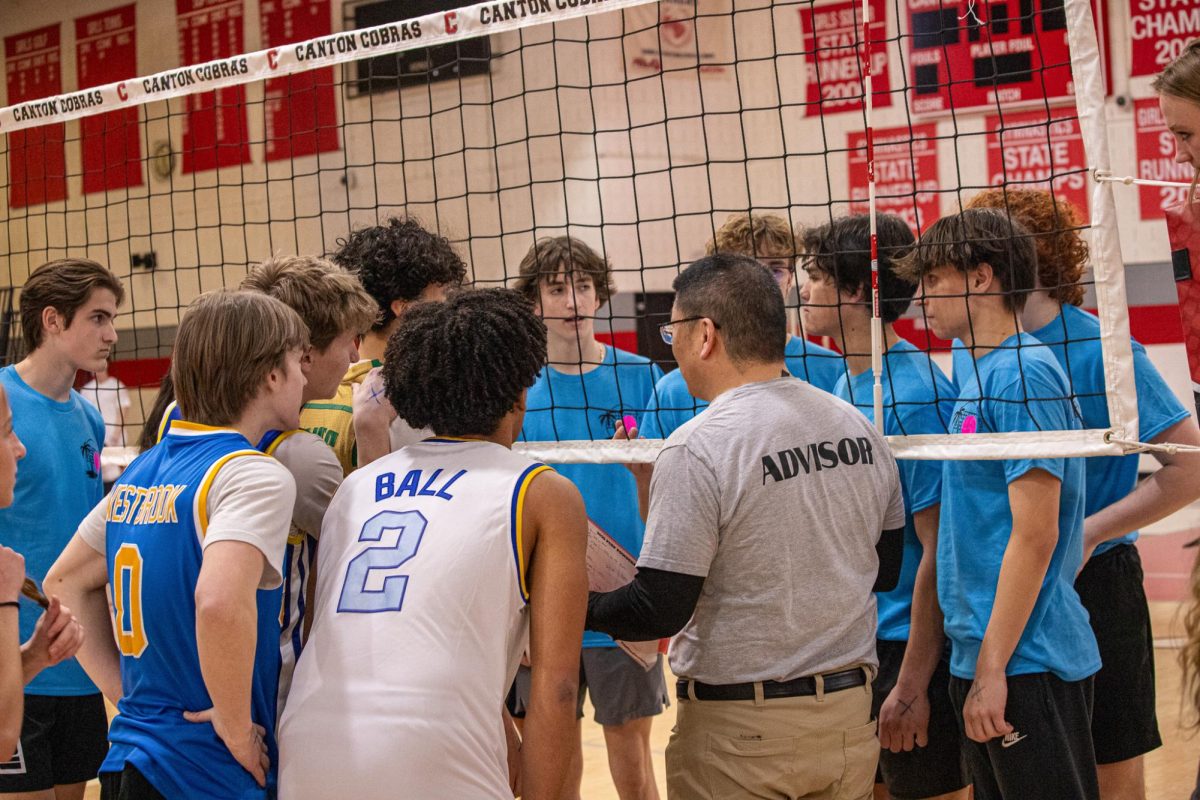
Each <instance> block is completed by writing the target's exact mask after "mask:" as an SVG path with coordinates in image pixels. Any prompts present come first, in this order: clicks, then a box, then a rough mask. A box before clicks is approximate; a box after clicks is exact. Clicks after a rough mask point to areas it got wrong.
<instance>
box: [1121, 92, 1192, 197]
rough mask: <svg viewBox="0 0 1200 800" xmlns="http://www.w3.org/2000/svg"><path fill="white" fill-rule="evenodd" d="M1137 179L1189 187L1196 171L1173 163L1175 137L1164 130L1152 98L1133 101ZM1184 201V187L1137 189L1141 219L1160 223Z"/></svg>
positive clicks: (1189, 166)
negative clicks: (1160, 220) (1155, 220)
mask: <svg viewBox="0 0 1200 800" xmlns="http://www.w3.org/2000/svg"><path fill="white" fill-rule="evenodd" d="M1133 119H1134V132H1135V134H1136V136H1135V142H1136V146H1137V176H1138V177H1139V178H1141V179H1142V180H1151V181H1171V182H1173V183H1182V184H1190V183H1191V182H1192V175H1193V174H1195V170H1194V168H1193V167H1192V165H1191V164H1179V163H1176V161H1175V136H1174V135H1173V134H1172V133H1171V131H1170V130H1168V129H1167V121H1166V120H1165V119H1163V115H1162V109H1160V108H1159V107H1158V100H1157V99H1154V98H1150V99H1146V100H1134V101H1133ZM1186 199H1187V186H1146V185H1145V184H1139V185H1138V205H1139V206H1140V207H1141V217H1142V219H1162V218H1163V212H1164V210H1165V209H1166V208H1168V207H1170V206H1177V205H1180V204H1182V203H1183V201H1184V200H1186Z"/></svg>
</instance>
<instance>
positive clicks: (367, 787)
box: [279, 438, 549, 800]
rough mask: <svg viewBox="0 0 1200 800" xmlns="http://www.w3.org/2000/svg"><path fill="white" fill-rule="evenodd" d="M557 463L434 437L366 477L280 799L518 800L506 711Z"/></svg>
mask: <svg viewBox="0 0 1200 800" xmlns="http://www.w3.org/2000/svg"><path fill="white" fill-rule="evenodd" d="M547 469H549V468H548V467H545V466H543V465H541V464H537V463H535V462H532V461H530V460H529V459H527V458H525V457H523V456H520V455H517V454H516V453H513V452H512V451H511V450H509V449H508V448H506V447H502V446H501V445H497V444H492V443H490V442H481V441H475V440H459V439H444V438H435V439H429V440H426V441H424V442H420V443H417V444H413V445H410V446H408V447H405V448H404V449H402V450H399V451H397V452H394V453H391V454H390V455H387V456H385V457H383V458H381V459H379V460H377V461H374V462H372V463H371V464H368V465H367V466H365V467H363V468H361V469H359V470H357V471H356V472H353V473H351V474H350V475H349V476H348V477H347V478H346V480H345V481H344V482H343V483H342V486H341V488H340V489H338V492H337V494H336V495H335V496H334V498H333V502H332V503H331V504H330V506H329V510H328V511H327V513H326V516H325V523H324V526H323V528H322V531H321V554H320V568H319V569H318V570H317V587H316V597H315V602H316V606H315V609H316V616H315V619H314V620H313V627H312V631H311V633H310V635H309V638H308V642H307V644H306V645H305V648H304V653H303V655H302V657H301V658H300V661H299V664H298V665H297V668H296V673H295V676H294V678H293V680H292V687H291V694H290V696H289V698H288V703H287V708H286V709H285V710H284V714H283V719H282V721H281V723H280V728H279V758H280V761H279V787H280V788H279V796H280V798H281V799H282V800H289V799H292V800H295V799H302V798H314V799H315V798H328V797H354V798H361V799H362V800H369V799H370V798H375V797H378V798H389V800H391V799H392V798H435V797H445V798H464V799H465V798H511V797H512V792H511V791H510V790H509V788H508V768H507V761H506V749H505V748H506V745H505V737H504V730H503V727H502V726H501V717H500V711H501V707H502V705H503V703H504V698H505V695H506V694H507V692H508V689H509V686H510V685H511V683H512V680H513V677H514V675H515V673H516V669H517V664H518V662H519V660H520V657H521V653H522V652H523V651H524V650H525V647H526V645H527V642H528V638H529V636H528V634H529V622H528V615H527V613H526V604H527V602H528V594H527V592H526V587H525V576H524V564H523V554H522V550H521V528H520V525H521V514H522V504H523V502H524V498H525V492H526V489H527V488H528V486H529V483H530V481H532V479H533V478H534V476H536V475H537V474H538V473H539V472H541V471H543V470H547Z"/></svg>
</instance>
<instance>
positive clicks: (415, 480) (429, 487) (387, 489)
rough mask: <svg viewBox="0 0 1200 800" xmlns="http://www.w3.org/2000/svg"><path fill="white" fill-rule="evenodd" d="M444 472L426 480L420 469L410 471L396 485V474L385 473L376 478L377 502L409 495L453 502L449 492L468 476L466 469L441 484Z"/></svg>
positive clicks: (436, 472) (437, 470) (430, 476)
mask: <svg viewBox="0 0 1200 800" xmlns="http://www.w3.org/2000/svg"><path fill="white" fill-rule="evenodd" d="M442 472H444V470H441V469H435V470H434V471H433V472H432V473H430V475H429V477H428V478H424V476H423V475H422V474H421V470H419V469H410V470H409V471H408V474H407V475H405V476H404V479H403V480H402V481H400V483H399V485H397V484H396V473H394V472H385V473H383V474H381V475H377V476H376V477H375V502H376V503H378V502H380V501H381V500H386V499H387V498H389V497H400V496H401V495H408V496H409V497H440V498H441V499H443V500H453V499H454V495H452V494H450V492H449V491H448V490H449V488H450V487H451V486H453V485H454V483H455V481H457V480H458V479H459V478H461V477H462V476H463V475H466V474H467V471H466V470H465V469H460V470H459V471H458V472H456V473H454V474H453V475H452V476H450V478H448V479H446V480H443V481H442V482H441V483H440V484H439V483H438V479H439V478H441V477H442Z"/></svg>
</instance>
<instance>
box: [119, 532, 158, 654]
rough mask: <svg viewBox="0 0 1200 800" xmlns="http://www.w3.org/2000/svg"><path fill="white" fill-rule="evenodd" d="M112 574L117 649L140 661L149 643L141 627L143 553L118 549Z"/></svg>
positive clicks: (132, 546) (126, 546) (131, 547)
mask: <svg viewBox="0 0 1200 800" xmlns="http://www.w3.org/2000/svg"><path fill="white" fill-rule="evenodd" d="M112 572H113V577H112V581H113V610H114V611H115V612H116V617H117V624H116V626H115V627H116V629H117V649H118V650H120V651H121V655H125V656H131V657H132V658H141V656H142V653H144V652H146V645H147V644H149V641H148V640H147V639H146V629H145V628H144V627H142V551H141V550H139V549H138V546H137V545H136V544H129V543H126V544H123V545H121V546H120V547H119V548H117V553H116V555H114V556H113V566H112Z"/></svg>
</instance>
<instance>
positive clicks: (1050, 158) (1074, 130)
mask: <svg viewBox="0 0 1200 800" xmlns="http://www.w3.org/2000/svg"><path fill="white" fill-rule="evenodd" d="M1074 114H1075V110H1074V109H1073V108H1070V109H1067V108H1063V109H1057V110H1054V111H1051V113H1050V116H1049V117H1047V115H1046V112H1045V111H1028V112H1025V113H1018V114H1003V115H992V116H989V117H988V118H987V122H986V126H987V169H988V183H989V184H990V185H992V186H1007V187H1009V188H1012V189H1051V188H1052V190H1053V192H1054V194H1055V195H1056V196H1058V197H1060V198H1062V199H1064V200H1066V201H1067V202H1069V203H1073V204H1074V205H1075V207H1076V209H1078V210H1079V212H1080V213H1081V214H1082V215H1083V218H1084V219H1088V181H1087V156H1086V155H1085V153H1084V149H1083V137H1082V136H1081V135H1080V132H1079V120H1078V119H1077V118H1075V116H1074Z"/></svg>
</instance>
